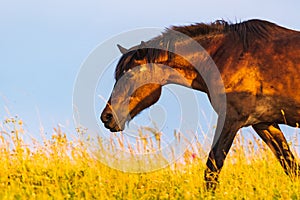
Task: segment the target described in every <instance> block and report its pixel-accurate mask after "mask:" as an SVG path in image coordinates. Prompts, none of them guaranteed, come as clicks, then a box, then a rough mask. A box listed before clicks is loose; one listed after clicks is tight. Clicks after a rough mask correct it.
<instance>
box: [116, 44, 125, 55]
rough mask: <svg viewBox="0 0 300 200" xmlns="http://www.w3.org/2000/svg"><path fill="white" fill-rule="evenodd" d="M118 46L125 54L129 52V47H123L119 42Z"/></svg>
mask: <svg viewBox="0 0 300 200" xmlns="http://www.w3.org/2000/svg"><path fill="white" fill-rule="evenodd" d="M117 47H118V48H119V50H120V52H121V53H122V54H125V53H127V52H128V49H126V48H124V47H122V46H121V45H119V44H117Z"/></svg>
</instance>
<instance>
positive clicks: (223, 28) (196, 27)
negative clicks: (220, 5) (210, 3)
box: [171, 19, 285, 37]
mask: <svg viewBox="0 0 300 200" xmlns="http://www.w3.org/2000/svg"><path fill="white" fill-rule="evenodd" d="M171 29H172V30H174V31H178V32H181V33H183V34H186V35H188V36H190V37H196V36H199V35H208V34H213V33H228V32H236V33H237V34H238V35H240V36H241V37H242V36H245V35H247V34H255V35H257V36H260V37H268V35H272V34H271V33H274V31H278V30H280V29H285V28H283V27H280V26H278V25H276V24H274V23H271V22H268V21H264V20H258V19H253V20H249V21H245V22H240V23H236V24H230V23H229V22H226V21H224V20H217V21H215V22H213V23H210V24H205V23H196V24H192V25H189V26H172V27H171Z"/></svg>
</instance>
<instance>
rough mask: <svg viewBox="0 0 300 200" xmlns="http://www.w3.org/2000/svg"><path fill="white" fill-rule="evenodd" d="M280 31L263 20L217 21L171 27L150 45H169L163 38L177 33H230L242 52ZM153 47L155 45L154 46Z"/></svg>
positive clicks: (123, 62)
mask: <svg viewBox="0 0 300 200" xmlns="http://www.w3.org/2000/svg"><path fill="white" fill-rule="evenodd" d="M281 30H287V29H285V28H283V27H280V26H278V25H276V24H274V23H271V22H268V21H264V20H258V19H253V20H248V21H244V22H240V23H235V24H232V23H229V22H227V21H224V20H217V21H215V22H213V23H210V24H206V23H196V24H192V25H188V26H172V27H171V28H169V29H167V30H166V31H165V32H163V33H162V35H159V36H157V37H155V38H153V39H151V40H149V42H151V43H152V44H156V45H158V44H163V45H165V46H166V45H167V46H168V45H169V42H168V41H166V40H165V39H164V38H167V36H168V33H171V34H172V32H174V31H177V32H180V33H182V34H185V35H187V36H189V37H191V38H195V39H196V38H197V37H209V36H212V35H217V34H227V33H228V34H230V33H232V34H233V35H234V37H237V39H239V40H240V41H241V42H242V43H243V46H244V50H247V48H248V46H249V44H251V42H253V40H258V39H267V40H268V39H269V38H271V37H273V36H274V34H275V35H277V34H280V31H281ZM154 46H155V45H154ZM139 48H143V47H141V46H140V45H138V46H136V47H133V48H131V49H130V51H129V52H128V53H127V54H125V55H124V56H123V57H122V58H121V59H120V61H119V65H118V66H117V68H116V71H115V77H116V78H117V77H121V76H122V74H123V73H124V72H125V71H127V70H129V69H131V68H132V66H131V65H130V64H128V63H130V61H131V60H132V56H133V55H134V54H135V53H136V52H137V51H138V49H139ZM147 56H148V57H149V58H152V59H154V60H155V58H157V57H159V56H160V55H159V52H158V51H155V49H151V48H150V49H147ZM150 62H151V61H150Z"/></svg>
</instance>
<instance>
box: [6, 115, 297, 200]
mask: <svg viewBox="0 0 300 200" xmlns="http://www.w3.org/2000/svg"><path fill="white" fill-rule="evenodd" d="M0 133H1V134H0V153H1V156H0V199H300V181H299V180H296V181H294V182H293V181H291V179H290V178H289V177H288V176H286V175H285V174H284V172H283V169H282V168H281V166H280V165H279V162H278V161H277V160H276V159H275V156H273V154H272V153H271V152H270V150H269V149H268V148H267V147H266V146H265V145H264V144H262V143H261V141H260V140H258V139H256V138H254V139H253V140H250V139H249V140H247V139H245V138H243V137H241V136H239V137H238V138H236V140H235V143H234V146H233V148H232V149H231V151H230V155H228V159H227V160H226V162H225V166H224V168H223V170H222V173H221V175H220V184H219V186H218V188H217V190H216V191H215V193H210V192H206V191H205V187H204V180H203V173H204V169H205V162H206V160H205V158H204V157H203V156H201V155H199V152H201V151H200V150H199V151H197V152H198V153H197V155H196V156H195V153H194V152H193V150H187V151H186V152H185V154H184V161H185V162H184V163H182V161H181V162H180V163H179V162H177V163H174V164H172V165H171V166H170V167H167V168H165V169H162V170H157V171H155V172H151V173H141V174H130V173H123V172H120V171H117V170H114V169H111V168H109V167H107V166H105V165H103V164H102V163H101V162H99V161H97V160H95V159H92V157H91V156H89V154H88V153H87V151H86V149H85V146H84V144H83V143H82V141H80V140H72V141H69V140H67V138H66V135H65V133H63V132H62V131H61V130H60V129H59V128H57V129H54V131H53V135H52V138H51V139H48V140H47V139H45V140H44V141H43V142H38V141H34V140H32V141H31V142H30V144H26V143H25V142H24V140H23V139H22V138H23V137H24V135H25V134H26V131H25V130H24V129H23V122H22V121H21V120H19V119H17V118H9V119H6V120H5V121H4V122H3V123H1V125H0ZM74 134H75V131H74ZM295 134H297V133H295ZM291 146H292V147H294V148H299V146H295V144H294V145H293V144H291ZM199 148H201V147H200V146H199ZM298 158H299V157H298Z"/></svg>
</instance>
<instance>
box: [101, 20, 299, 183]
mask: <svg viewBox="0 0 300 200" xmlns="http://www.w3.org/2000/svg"><path fill="white" fill-rule="evenodd" d="M171 31H177V32H180V33H182V34H185V35H187V36H189V37H190V38H192V39H193V40H195V41H197V42H198V43H199V44H200V45H201V46H202V47H203V48H204V49H205V51H206V52H207V53H208V55H209V56H210V57H211V58H212V60H213V61H214V62H215V64H216V66H217V67H218V70H219V72H220V75H221V79H222V81H223V84H224V93H225V95H226V110H222V109H218V108H217V106H216V104H215V105H214V103H212V105H213V107H214V109H215V110H216V112H217V114H218V115H219V118H220V116H222V115H225V121H224V123H223V124H222V125H220V124H219V120H218V124H217V130H218V127H219V129H221V130H220V134H219V135H218V136H217V137H216V136H215V143H214V145H213V147H212V149H211V151H210V153H209V158H208V160H207V169H206V170H205V180H206V183H207V187H209V188H215V186H216V183H217V179H218V174H219V173H220V170H221V168H222V166H223V163H224V160H225V158H226V155H227V153H228V151H229V149H230V147H231V145H232V143H233V140H234V138H235V135H236V133H237V131H238V130H239V129H240V128H242V127H246V126H252V127H253V128H254V130H255V131H256V132H257V134H258V135H259V136H260V137H261V138H262V139H263V141H264V142H265V143H266V144H267V145H268V146H269V147H270V149H271V150H272V152H273V153H274V154H275V156H276V157H277V159H278V160H279V162H280V164H281V165H282V167H283V168H284V171H285V173H286V174H288V175H289V176H291V177H292V178H294V177H297V176H299V174H300V172H299V171H300V167H299V165H298V163H297V161H296V159H295V157H294V155H293V153H292V152H291V150H290V148H289V145H288V143H287V141H286V139H285V137H284V135H283V133H282V131H281V130H280V128H279V126H278V124H287V125H289V126H293V127H298V125H299V124H298V122H299V121H300V90H299V85H300V32H298V31H294V30H289V29H286V28H283V27H280V26H278V25H276V24H273V23H270V22H267V21H262V20H249V21H246V22H242V23H237V24H229V23H227V22H224V21H216V22H214V23H211V24H203V23H200V24H194V25H190V26H177V27H172V28H171V29H168V30H166V31H165V32H164V33H163V34H162V35H160V36H158V37H156V38H154V39H152V40H149V41H147V42H142V43H141V45H138V46H135V47H132V48H131V49H129V50H127V49H125V48H123V47H121V46H119V49H120V51H121V52H122V53H123V56H122V57H121V59H120V60H119V63H118V65H117V68H116V71H115V78H116V85H117V83H118V82H119V80H120V79H121V78H123V77H124V76H126V74H127V72H128V73H129V72H130V71H133V70H134V69H135V68H137V67H138V66H142V68H139V70H137V71H135V72H131V74H130V75H128V76H127V77H126V79H128V80H130V79H131V78H132V77H135V78H132V80H134V81H140V80H141V79H143V78H138V77H140V76H143V77H144V78H145V77H146V76H144V75H141V74H142V71H144V70H149V73H150V74H148V75H147V77H148V78H149V77H150V78H149V79H150V81H151V80H153V82H149V83H147V84H143V85H141V86H140V87H138V88H136V89H135V90H134V91H130V88H128V87H127V86H126V85H125V84H124V83H123V84H124V85H123V86H122V87H116V85H115V87H114V90H113V93H112V95H114V97H115V98H114V99H115V100H114V102H115V103H113V102H112V98H110V99H109V101H108V103H107V106H106V107H105V109H104V110H103V113H102V115H101V120H102V122H103V123H104V125H105V127H106V128H108V129H110V130H111V131H113V132H115V131H121V130H123V129H124V124H125V123H126V122H127V121H129V120H130V119H131V118H133V117H134V116H136V115H137V114H138V113H139V112H141V111H142V110H143V109H145V108H147V107H149V106H151V105H152V104H154V103H155V102H156V101H157V100H158V99H159V97H160V94H161V88H162V86H163V85H165V84H168V83H175V84H181V85H184V86H187V87H190V88H193V89H196V90H199V91H202V92H205V93H207V94H208V97H209V99H210V101H211V102H213V98H214V96H213V93H214V91H213V90H211V89H210V90H209V89H208V86H207V81H205V80H204V78H203V76H210V75H209V74H208V71H209V70H206V71H205V67H203V66H202V68H201V66H200V71H201V70H202V71H201V73H199V69H196V68H195V66H193V65H192V64H191V63H190V62H189V61H187V60H186V59H185V58H183V57H182V56H181V55H178V54H175V53H172V52H171V51H170V52H169V51H167V50H162V49H153V48H147V47H148V46H150V45H151V44H153V43H155V44H159V45H161V46H164V47H166V48H167V49H173V50H174V49H180V50H181V52H186V54H185V55H186V56H187V57H193V56H194V55H193V54H194V53H195V52H193V50H191V49H189V43H188V42H185V41H183V40H184V39H172V40H170V39H168V33H169V32H171ZM154 64H156V65H155V66H156V68H155V70H153V69H154V67H153V65H154ZM160 66H161V67H160ZM162 66H169V67H170V68H172V69H173V70H174V71H176V72H177V73H178V74H180V75H181V76H182V77H183V78H184V80H183V79H182V78H181V79H180V78H179V76H176V75H174V73H173V72H172V71H170V70H167V68H164V67H162ZM150 69H152V70H150ZM125 83H126V82H125ZM212 84H214V82H212ZM216 84H217V83H216ZM216 86H217V85H216ZM212 88H214V87H212ZM125 101H128V104H127V105H126V104H124V102H125ZM124 106H125V107H126V108H124Z"/></svg>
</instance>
